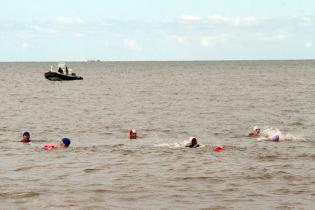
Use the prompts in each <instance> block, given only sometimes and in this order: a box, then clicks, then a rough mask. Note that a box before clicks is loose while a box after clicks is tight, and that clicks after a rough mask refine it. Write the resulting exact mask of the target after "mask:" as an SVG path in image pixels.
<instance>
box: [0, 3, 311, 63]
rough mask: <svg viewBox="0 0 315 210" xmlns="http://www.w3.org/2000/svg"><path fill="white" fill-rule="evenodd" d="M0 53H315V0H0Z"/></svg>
mask: <svg viewBox="0 0 315 210" xmlns="http://www.w3.org/2000/svg"><path fill="white" fill-rule="evenodd" d="M0 5H1V13H0V61H58V60H62V61H71V60H90V59H100V60H106V61H111V60H244V59H246V60H250V59H255V60H256V59H314V58H315V1H313V0H216V1H214V0H155V1H152V0H115V1H113V0H111V1H109V0H51V1H48V0H10V1H5V0H0Z"/></svg>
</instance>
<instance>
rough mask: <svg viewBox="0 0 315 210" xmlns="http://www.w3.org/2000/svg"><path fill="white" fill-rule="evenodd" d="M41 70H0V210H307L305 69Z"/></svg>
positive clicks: (129, 65) (314, 120) (314, 160)
mask: <svg viewBox="0 0 315 210" xmlns="http://www.w3.org/2000/svg"><path fill="white" fill-rule="evenodd" d="M50 65H56V63H0V73H1V76H0V94H1V105H0V117H1V120H0V159H1V160H0V209H84V210H85V209H314V204H315V150H314V146H315V134H314V127H315V103H314V102H315V61H312V60H309V61H226V62H76V63H68V65H69V66H70V67H71V68H73V70H74V71H75V72H76V73H77V74H78V75H82V76H83V77H84V80H83V81H63V82H58V81H55V82H53V81H48V80H46V79H45V78H44V75H43V74H44V73H45V72H46V71H48V70H49V69H50ZM255 125H260V126H262V129H263V132H264V133H267V134H271V133H272V132H274V131H278V132H281V141H280V142H278V143H277V142H271V141H267V140H266V139H264V138H249V137H246V134H247V133H248V132H249V131H250V130H251V129H252V127H253V126H255ZM129 129H137V130H138V135H140V136H143V138H142V139H138V140H129V139H128V130H129ZM25 130H28V131H30V132H31V135H32V140H33V141H32V143H30V144H29V145H28V144H22V143H20V142H18V141H19V139H20V136H21V132H23V131H25ZM62 136H68V137H70V138H71V140H72V142H71V145H70V147H69V148H68V149H65V150H55V151H44V150H42V149H40V148H41V147H42V146H43V145H44V144H46V143H54V144H57V141H58V140H59V139H60V138H61V137H62ZM190 136H196V137H197V139H198V142H199V144H201V147H199V148H196V149H190V148H185V147H184V144H185V142H187V140H188V139H189V137H190ZM216 145H223V146H224V147H225V150H223V151H221V152H214V151H212V150H211V148H212V147H214V146H216Z"/></svg>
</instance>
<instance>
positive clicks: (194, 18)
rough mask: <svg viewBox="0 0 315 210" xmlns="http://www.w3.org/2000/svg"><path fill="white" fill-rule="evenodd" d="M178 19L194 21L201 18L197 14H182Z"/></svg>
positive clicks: (184, 21)
mask: <svg viewBox="0 0 315 210" xmlns="http://www.w3.org/2000/svg"><path fill="white" fill-rule="evenodd" d="M180 20H181V21H182V22H183V23H194V22H198V21H200V20H201V18H200V17H199V16H193V15H182V16H181V17H180Z"/></svg>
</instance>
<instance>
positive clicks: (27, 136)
mask: <svg viewBox="0 0 315 210" xmlns="http://www.w3.org/2000/svg"><path fill="white" fill-rule="evenodd" d="M21 142H23V143H29V142H31V134H30V132H28V131H25V132H24V133H23V134H22V137H21Z"/></svg>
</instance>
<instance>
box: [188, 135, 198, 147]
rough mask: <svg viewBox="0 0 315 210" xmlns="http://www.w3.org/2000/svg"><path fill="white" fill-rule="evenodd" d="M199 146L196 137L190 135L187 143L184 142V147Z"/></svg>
mask: <svg viewBox="0 0 315 210" xmlns="http://www.w3.org/2000/svg"><path fill="white" fill-rule="evenodd" d="M199 146H200V145H199V144H198V142H197V139H196V137H190V138H189V143H188V144H186V147H189V148H197V147H199Z"/></svg>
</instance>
